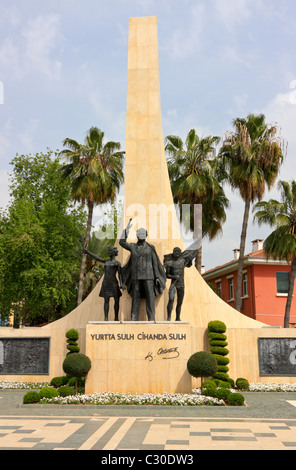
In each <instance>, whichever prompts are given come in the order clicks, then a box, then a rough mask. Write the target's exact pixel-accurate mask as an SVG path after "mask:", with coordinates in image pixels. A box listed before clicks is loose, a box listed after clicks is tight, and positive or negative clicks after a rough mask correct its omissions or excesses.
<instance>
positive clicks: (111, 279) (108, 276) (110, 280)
mask: <svg viewBox="0 0 296 470" xmlns="http://www.w3.org/2000/svg"><path fill="white" fill-rule="evenodd" d="M83 252H84V253H87V254H88V255H89V256H91V257H92V258H94V259H95V260H97V261H100V262H101V263H104V278H103V282H102V287H101V290H100V294H99V296H100V297H103V298H104V299H105V300H104V317H105V321H108V315H109V306H110V298H111V297H113V298H114V321H119V318H118V312H119V299H120V297H121V295H122V294H121V289H124V287H123V285H122V271H121V264H120V262H119V261H117V260H116V259H115V258H116V256H118V249H117V248H116V247H115V246H109V248H108V255H109V257H110V259H104V258H100V257H99V256H97V255H95V254H93V253H91V252H90V251H88V250H86V249H85V248H84V249H83ZM117 276H118V279H119V284H118V280H117Z"/></svg>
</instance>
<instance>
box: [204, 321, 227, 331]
mask: <svg viewBox="0 0 296 470" xmlns="http://www.w3.org/2000/svg"><path fill="white" fill-rule="evenodd" d="M208 330H209V331H212V332H215V333H225V331H226V325H225V323H224V322H223V321H219V320H214V321H210V322H209V323H208Z"/></svg>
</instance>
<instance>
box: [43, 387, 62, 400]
mask: <svg viewBox="0 0 296 470" xmlns="http://www.w3.org/2000/svg"><path fill="white" fill-rule="evenodd" d="M39 395H40V398H54V397H58V396H59V394H58V391H57V389H56V388H53V387H42V388H41V390H40V392H39Z"/></svg>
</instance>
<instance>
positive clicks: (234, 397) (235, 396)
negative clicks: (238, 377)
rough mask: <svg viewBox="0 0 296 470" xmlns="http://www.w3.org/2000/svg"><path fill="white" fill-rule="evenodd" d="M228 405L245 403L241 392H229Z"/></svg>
mask: <svg viewBox="0 0 296 470" xmlns="http://www.w3.org/2000/svg"><path fill="white" fill-rule="evenodd" d="M227 400H228V401H229V403H230V405H232V406H242V405H244V403H245V398H244V396H243V395H242V394H241V393H236V392H235V393H232V392H231V393H230V394H229V395H228V397H227Z"/></svg>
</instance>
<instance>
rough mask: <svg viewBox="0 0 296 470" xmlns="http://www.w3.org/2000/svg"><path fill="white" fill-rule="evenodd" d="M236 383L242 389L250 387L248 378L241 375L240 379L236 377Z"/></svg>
mask: <svg viewBox="0 0 296 470" xmlns="http://www.w3.org/2000/svg"><path fill="white" fill-rule="evenodd" d="M235 385H236V387H237V388H239V389H240V390H247V389H248V388H249V382H248V380H247V379H244V378H243V377H239V378H238V379H236V382H235Z"/></svg>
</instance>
